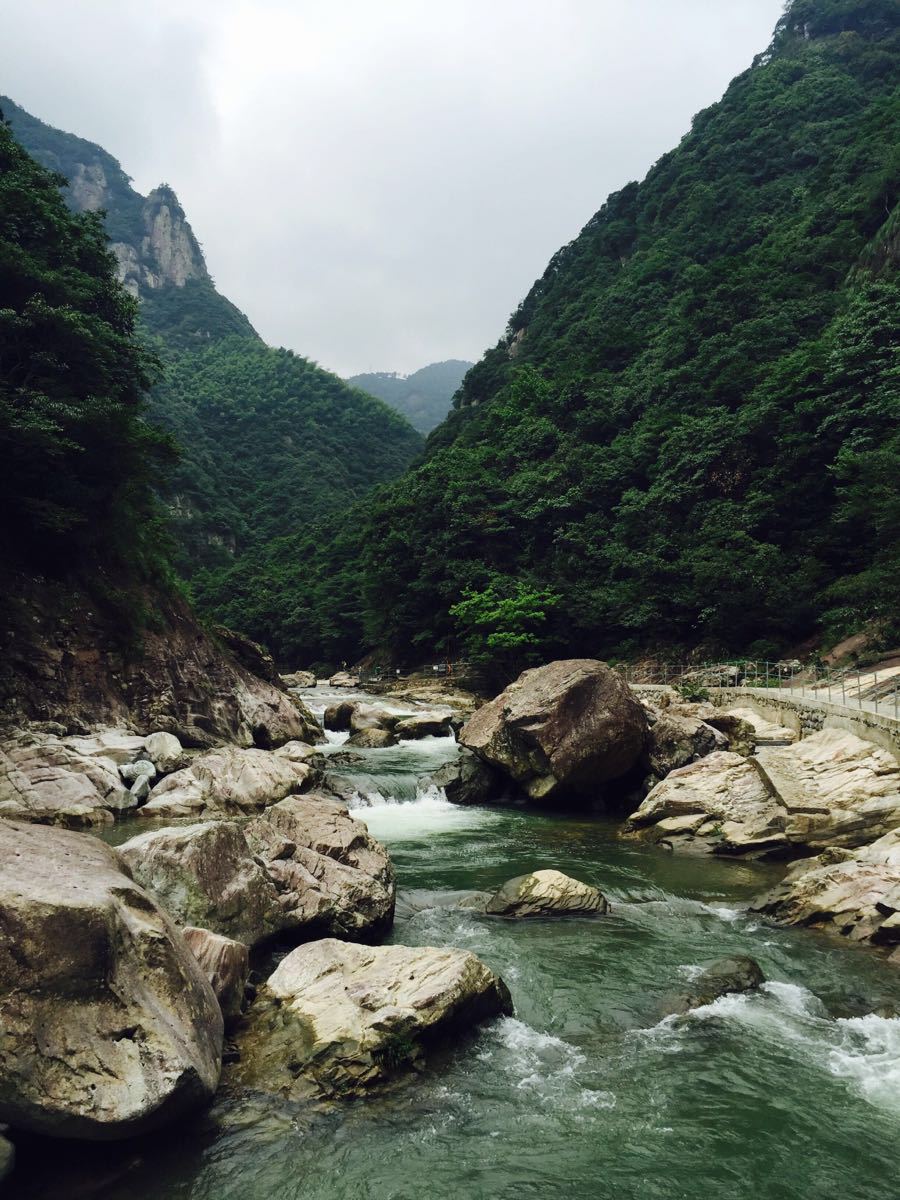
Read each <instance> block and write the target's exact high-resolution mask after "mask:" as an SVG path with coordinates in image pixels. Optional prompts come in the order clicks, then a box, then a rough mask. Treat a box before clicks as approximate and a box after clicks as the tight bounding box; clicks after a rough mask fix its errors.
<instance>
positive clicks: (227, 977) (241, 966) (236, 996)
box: [181, 925, 250, 1022]
mask: <svg viewBox="0 0 900 1200" xmlns="http://www.w3.org/2000/svg"><path fill="white" fill-rule="evenodd" d="M181 932H182V934H183V936H184V940H185V941H186V942H187V944H188V946H189V948H190V951H191V954H193V956H194V958H196V960H197V962H198V963H199V964H200V967H201V970H202V971H203V974H204V975H205V976H206V978H207V979H208V980H209V983H210V986H211V988H212V990H213V992H214V993H215V996H216V999H217V1000H218V1002H219V1008H221V1010H222V1016H223V1017H224V1019H225V1021H226V1022H231V1021H235V1020H237V1018H238V1017H239V1016H240V1015H241V1012H242V1010H243V1007H244V994H245V992H246V990H247V979H248V977H249V975H250V953H249V951H248V949H247V947H246V946H245V945H244V943H243V942H236V941H234V939H233V938H228V937H223V936H222V935H221V934H220V933H211V932H210V931H209V930H208V929H196V928H194V927H193V926H191V925H188V926H187V927H186V928H185V929H182V931H181Z"/></svg>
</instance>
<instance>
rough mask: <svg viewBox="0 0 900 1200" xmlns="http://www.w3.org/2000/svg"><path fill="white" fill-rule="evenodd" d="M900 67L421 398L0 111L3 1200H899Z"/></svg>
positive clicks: (730, 157) (110, 172)
mask: <svg viewBox="0 0 900 1200" xmlns="http://www.w3.org/2000/svg"><path fill="white" fill-rule="evenodd" d="M898 39H900V17H898V11H897V7H896V4H895V3H893V2H892V0H790V2H789V3H787V4H786V5H785V11H784V14H783V16H782V18H781V20H780V21H779V23H778V26H777V28H776V30H775V34H774V37H773V40H772V42H771V44H770V45H769V47H768V48H767V49H766V50H765V51H764V52H762V53H761V54H759V55H757V57H756V58H755V59H754V60H753V63H752V65H751V66H750V67H749V68H748V69H747V70H746V71H745V72H744V73H743V74H741V75H740V76H739V77H738V78H737V79H736V80H735V81H734V82H733V83H732V84H731V85H730V87H729V88H728V90H727V92H726V93H725V95H724V97H723V98H722V100H721V101H720V102H718V103H717V104H714V105H713V106H712V107H710V108H708V109H706V110H705V111H703V112H701V113H700V114H699V115H698V116H697V117H696V119H695V121H694V123H693V126H692V128H691V130H690V131H689V132H688V133H687V134H686V135H685V137H684V138H683V140H682V142H681V143H680V145H678V146H677V147H676V148H675V149H674V150H672V151H671V152H670V153H668V154H666V155H664V156H663V158H662V159H660V160H659V161H658V162H657V163H656V165H655V166H653V167H652V168H651V170H650V172H649V174H648V175H647V177H646V179H644V180H643V181H642V182H640V183H630V184H627V185H626V186H625V187H624V188H623V189H621V190H620V191H618V192H617V193H615V194H614V195H612V196H610V197H609V199H608V200H607V201H606V203H605V204H604V205H603V207H602V208H601V209H600V210H599V212H598V213H597V214H596V215H595V216H594V217H593V218H591V220H590V221H589V222H588V224H587V225H586V226H585V227H584V229H583V230H582V232H581V233H580V234H579V235H578V236H577V237H576V238H575V239H574V240H573V241H572V242H571V243H569V244H568V245H566V246H564V247H563V248H562V249H561V250H560V251H559V252H558V253H557V254H556V255H555V256H554V257H553V259H552V260H551V262H550V264H549V265H548V267H547V269H546V271H545V272H544V274H543V275H542V276H541V278H540V279H539V280H538V281H537V282H536V283H535V285H534V286H533V288H532V289H531V290H530V291H529V292H528V294H527V296H526V297H525V299H524V300H523V301H522V303H521V304H520V305H519V307H518V308H517V309H516V311H515V312H514V314H513V316H512V318H511V319H510V322H509V325H508V327H507V329H506V331H505V333H504V334H503V336H502V337H501V339H500V341H499V342H498V343H497V345H496V346H495V347H494V348H493V349H492V350H489V351H488V352H487V353H486V354H485V355H484V357H483V358H481V360H480V361H478V362H477V363H475V364H474V365H473V364H471V363H468V362H463V361H462V360H455V359H449V358H448V359H447V360H446V361H444V362H441V363H433V364H432V365H431V367H428V368H424V369H423V370H422V371H420V372H416V373H413V374H411V375H409V376H408V377H407V376H399V375H395V374H389V373H372V374H370V375H357V376H354V377H352V378H349V379H346V380H345V379H341V378H339V377H338V375H336V374H333V373H331V372H329V371H327V370H325V369H323V368H322V367H321V366H319V365H318V364H317V363H315V362H314V361H312V360H311V359H308V358H306V357H303V356H302V355H300V354H298V353H296V352H295V351H293V350H290V349H286V348H284V347H282V348H275V347H272V346H269V345H267V344H266V343H265V342H264V341H263V339H262V338H261V337H260V336H259V335H258V333H257V332H256V330H255V329H254V327H253V325H252V324H251V322H250V320H249V319H248V317H247V316H245V315H244V313H242V312H241V311H240V310H239V309H238V308H237V307H236V306H235V305H234V304H232V303H231V302H230V301H229V300H227V299H226V298H225V297H224V296H223V295H221V293H220V292H219V291H218V289H217V287H216V285H215V283H214V281H213V279H212V276H211V274H210V271H209V269H208V267H207V264H206V261H205V257H204V254H203V252H202V250H201V247H200V243H199V242H198V240H197V237H196V236H195V234H194V231H193V229H192V228H191V225H190V224H189V222H188V220H187V216H186V214H185V211H184V209H183V208H182V206H181V204H180V202H179V201H178V198H177V196H176V194H175V191H174V190H173V189H172V188H171V187H169V186H168V185H167V184H162V185H160V186H159V187H158V188H155V189H153V190H152V191H150V192H149V193H148V194H147V195H142V194H140V193H139V192H138V191H137V190H136V189H135V188H134V187H133V186H132V183H131V181H130V179H129V178H128V176H127V175H126V174H125V172H124V171H123V169H122V167H121V166H120V164H119V163H118V161H117V160H116V159H115V158H113V157H112V156H111V155H109V154H108V153H107V152H106V151H105V150H103V149H102V148H101V147H99V146H97V145H96V144H94V143H92V142H87V141H85V140H84V139H82V138H80V137H77V136H75V135H73V134H69V133H64V132H62V131H60V130H57V129H54V128H52V127H51V126H49V125H46V124H44V123H43V122H41V121H40V120H38V119H37V118H36V117H33V116H32V115H31V114H29V113H28V112H27V111H25V109H23V108H21V107H20V106H19V105H18V104H17V103H16V102H15V101H14V100H10V99H6V98H0V108H2V110H3V113H4V117H5V121H4V122H2V123H0V447H2V452H3V463H4V472H3V476H2V479H0V496H2V499H3V516H4V520H3V522H2V527H0V1191H2V1194H3V1196H4V1197H5V1196H7V1195H8V1196H9V1197H10V1200H68V1198H69V1197H76V1198H78V1200H126V1198H127V1200H207V1198H213V1197H214V1198H215V1200H232V1198H233V1200H238V1198H240V1200H299V1198H301V1197H302V1198H303V1200H319V1198H321V1200H361V1198H371V1200H386V1198H388V1197H396V1198H397V1200H406V1198H407V1197H410V1198H411V1197H414V1196H420V1195H422V1194H423V1191H427V1192H428V1194H429V1195H433V1196H434V1197H436V1198H437V1200H456V1198H457V1197H460V1196H462V1197H472V1198H473V1200H480V1198H481V1197H492V1198H493V1197H500V1198H512V1197H516V1200H518V1198H520V1197H527V1196H532V1195H534V1196H537V1195H538V1194H540V1195H542V1196H543V1195H549V1196H556V1195H560V1194H563V1193H564V1194H565V1195H566V1196H567V1197H571V1200H597V1198H601V1200H607V1198H608V1200H630V1198H631V1197H634V1200H657V1198H658V1200H674V1198H675V1197H686V1198H687V1197H691V1198H693V1197H695V1196H700V1195H702V1196H703V1197H704V1198H709V1200H751V1198H752V1200H760V1198H763V1200H813V1198H814V1197H815V1198H816V1200H818V1198H819V1197H826V1198H829V1197H852V1198H854V1200H856V1198H859V1200H882V1198H883V1197H885V1196H887V1195H889V1194H890V1192H891V1188H892V1187H893V1180H894V1177H895V1175H896V1167H895V1158H896V1144H897V1132H898V1125H900V970H898V967H900V720H898V717H897V696H898V688H900V651H898V650H897V649H895V647H896V646H897V639H898V638H900V608H898V605H897V589H896V579H897V568H898V566H900V559H898V547H900V538H898V536H897V533H898V527H900V526H898V521H900V499H898V497H900V492H898V480H900V469H898V468H900V443H898V441H897V438H898V433H897V430H898V418H900V387H898V379H900V369H898V362H900V360H898V354H900V343H898V338H897V330H898V329H900V303H898V300H900V290H898V285H897V279H896V269H897V257H898V256H897V246H898V239H897V229H898V220H900V217H898V206H900V191H898V186H900V173H898V169H897V167H898V163H897V155H896V148H897V145H898V144H900V99H898V97H900V91H898V82H900V81H898V64H900V55H898V50H900V40H898ZM179 190H181V188H180V186H179ZM357 199H358V198H357ZM473 286H477V283H473ZM445 353H446V351H445ZM413 361H415V359H414V360H413ZM419 361H426V360H425V359H424V357H423V359H421V360H419ZM451 397H453V399H452V407H450V409H449V412H448V413H447V415H446V417H445V419H442V417H443V415H444V413H445V412H446V410H447V407H448V406H449V405H451ZM851 670H853V671H854V672H855V689H854V685H853V683H852V681H851V675H850V672H851ZM832 677H833V678H834V679H836V680H839V683H840V686H839V688H838V689H837V690H836V692H835V694H834V695H832V688H831V686H830V684H831V679H832ZM823 683H827V685H828V687H827V691H825V692H823V691H822V685H823Z"/></svg>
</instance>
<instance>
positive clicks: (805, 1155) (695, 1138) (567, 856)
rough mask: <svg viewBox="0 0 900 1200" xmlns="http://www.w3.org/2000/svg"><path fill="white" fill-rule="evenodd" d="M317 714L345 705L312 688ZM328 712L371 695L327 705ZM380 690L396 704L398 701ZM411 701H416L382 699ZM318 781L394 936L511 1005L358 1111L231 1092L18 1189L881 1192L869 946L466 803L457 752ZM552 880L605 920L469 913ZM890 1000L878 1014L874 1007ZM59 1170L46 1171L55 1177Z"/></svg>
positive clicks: (197, 1194)
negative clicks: (687, 1004)
mask: <svg viewBox="0 0 900 1200" xmlns="http://www.w3.org/2000/svg"><path fill="white" fill-rule="evenodd" d="M302 695H303V699H304V700H305V702H306V703H307V704H308V705H309V706H310V707H311V708H313V709H314V710H315V711H316V712H317V714H318V715H320V716H321V713H322V711H323V710H324V707H325V705H326V704H327V703H330V702H332V701H333V700H334V699H336V698H338V696H337V694H336V693H331V692H329V691H328V690H327V689H325V688H319V689H315V690H310V691H308V692H304V693H302ZM339 698H341V699H346V698H351V699H355V698H359V699H372V700H373V702H375V703H377V704H379V705H380V706H381V707H385V706H386V701H385V698H383V697H368V696H365V695H364V694H363V693H358V694H352V693H351V694H349V696H348V693H347V692H346V691H341V693H340V696H339ZM391 703H392V702H387V704H388V706H390V704H391ZM395 708H396V710H397V711H403V712H409V711H412V706H411V705H405V704H400V703H399V702H398V703H397V704H396V706H395ZM329 738H330V740H329V744H328V745H327V746H326V747H325V748H324V753H325V754H326V756H327V757H328V758H330V759H332V760H334V761H333V762H332V764H331V769H332V770H333V771H334V772H335V774H336V775H337V776H338V777H339V779H340V781H341V783H342V785H343V786H344V788H345V789H346V794H347V795H348V796H349V797H350V799H351V805H352V808H353V811H354V815H355V816H357V817H359V818H361V819H363V820H365V821H366V822H367V824H368V826H369V828H370V830H371V832H372V833H373V834H374V836H375V837H377V838H379V839H380V840H381V841H383V842H384V843H385V845H386V846H387V847H388V849H389V851H390V853H391V856H392V858H393V860H394V863H395V865H396V868H397V873H398V903H397V921H396V925H395V928H394V930H393V933H392V935H391V940H392V941H394V942H400V943H407V944H410V945H448V946H459V947H464V948H466V949H470V950H472V951H474V952H475V953H476V954H478V955H479V956H480V957H481V958H483V959H484V960H485V961H486V962H487V963H488V964H489V965H490V966H491V967H492V968H494V969H495V970H496V971H498V972H499V973H500V974H501V975H502V976H503V978H504V979H505V980H506V982H507V984H508V985H509V988H510V990H511V992H512V996H513V1000H514V1003H515V1015H514V1016H513V1017H509V1018H503V1019H500V1020H496V1021H494V1022H493V1023H491V1024H488V1025H487V1026H485V1027H483V1028H482V1029H481V1030H479V1031H478V1032H477V1033H475V1034H473V1035H470V1036H467V1037H465V1038H463V1039H461V1040H460V1041H459V1042H458V1043H457V1044H455V1045H453V1046H449V1047H446V1048H445V1049H443V1050H441V1051H440V1052H438V1053H435V1054H432V1055H431V1056H430V1057H429V1061H428V1067H427V1069H426V1070H424V1071H423V1072H422V1073H420V1074H417V1075H414V1076H412V1077H411V1078H408V1079H405V1080H403V1081H402V1082H400V1083H398V1084H397V1085H396V1086H394V1087H392V1088H391V1089H389V1090H388V1091H386V1092H384V1093H382V1094H379V1095H376V1096H373V1097H372V1098H370V1099H367V1100H365V1101H357V1102H353V1103H349V1104H342V1105H331V1106H324V1107H322V1108H319V1109H313V1110H310V1109H308V1108H304V1109H297V1108H292V1107H290V1106H288V1105H284V1106H283V1105H281V1104H280V1103H279V1101H278V1100H276V1099H274V1098H272V1097H270V1096H267V1097H257V1096H253V1095H250V1096H248V1095H241V1094H237V1093H233V1092H231V1091H229V1088H228V1087H227V1085H226V1087H225V1088H224V1089H223V1092H222V1094H221V1096H220V1097H219V1098H218V1100H217V1102H216V1104H215V1106H214V1107H213V1109H211V1110H210V1111H209V1112H208V1113H206V1114H205V1115H202V1116H201V1117H199V1118H197V1119H196V1120H195V1121H193V1122H185V1123H182V1124H181V1126H180V1127H176V1128H174V1129H167V1130H164V1131H162V1132H161V1133H159V1134H158V1135H156V1136H155V1137H154V1138H152V1139H149V1140H145V1141H143V1142H141V1143H140V1144H134V1145H131V1146H130V1147H122V1146H119V1147H112V1146H111V1147H88V1148H85V1147H81V1148H78V1149H74V1148H73V1149H72V1150H67V1149H65V1148H62V1149H60V1151H59V1155H60V1160H61V1162H63V1163H65V1167H66V1169H65V1173H64V1174H63V1175H61V1174H60V1170H59V1166H60V1164H59V1163H56V1164H54V1165H52V1166H51V1165H49V1164H48V1165H46V1166H45V1167H44V1168H42V1167H41V1164H37V1163H35V1162H33V1161H32V1162H31V1163H29V1164H28V1166H29V1169H28V1170H27V1171H23V1172H22V1176H21V1182H19V1181H18V1180H17V1181H16V1186H18V1187H19V1188H20V1189H21V1190H20V1191H19V1192H18V1195H20V1196H21V1197H23V1198H25V1197H27V1200H37V1197H38V1196H40V1197H42V1198H47V1200H62V1197H64V1196H65V1197H67V1198H68V1197H91V1198H94V1197H96V1198H97V1200H101V1198H102V1200H389V1198H390V1200H418V1198H419V1197H424V1196H427V1197H430V1198H432V1200H458V1198H472V1200H481V1198H482V1197H483V1198H485V1200H487V1198H491V1200H495V1198H496V1200H526V1198H527V1197H532V1196H533V1197H541V1198H542V1200H546V1198H547V1197H566V1200H613V1198H615V1200H632V1198H634V1200H681V1198H684V1200H743V1198H745V1197H746V1198H747V1200H750V1198H751V1197H752V1198H753V1200H813V1198H815V1200H832V1198H833V1200H837V1198H838V1197H846V1198H847V1200H851V1198H852V1200H886V1197H888V1196H890V1195H892V1194H894V1189H895V1187H896V1147H897V1144H898V1137H900V1019H898V1017H894V1016H891V1015H889V1014H890V1013H891V1011H897V1012H900V982H898V980H897V978H896V976H897V972H896V971H894V970H892V969H890V968H888V967H887V966H886V965H884V964H883V963H882V962H881V961H880V960H879V959H878V958H877V957H876V956H875V955H873V954H872V953H871V952H869V951H865V950H861V949H859V948H854V947H853V946H850V945H846V946H845V945H838V944H836V943H835V942H834V941H833V940H827V939H825V938H824V937H821V936H819V935H817V934H815V933H813V932H810V931H805V930H782V929H778V928H775V927H772V926H770V925H768V924H766V923H764V922H763V921H761V920H760V919H759V918H757V917H754V916H753V915H751V914H749V913H748V912H747V911H746V905H747V903H748V901H749V900H750V899H751V898H752V897H753V896H755V895H756V894H758V893H759V892H761V891H763V890H764V889H765V888H766V887H768V886H769V885H770V884H771V883H773V882H774V881H775V880H776V879H777V878H778V877H779V875H780V870H779V868H777V867H772V866H766V865H761V864H753V863H748V862H731V861H721V860H716V859H709V858H704V857H700V856H697V857H692V856H689V855H681V856H678V855H673V854H671V853H668V852H666V851H665V850H662V849H659V848H656V847H651V846H648V845H645V844H642V843H640V842H634V841H627V840H624V839H622V838H621V837H620V836H619V835H618V828H617V825H616V824H615V823H613V822H611V821H607V820H598V819H595V818H591V819H588V818H586V817H584V816H583V815H579V814H577V813H570V814H566V815H548V814H543V813H538V812H533V811H523V810H518V809H508V808H507V809H499V808H498V809H489V808H460V807H455V806H453V805H451V804H449V803H448V802H447V800H446V798H445V797H444V796H443V795H442V793H441V792H440V791H438V790H437V789H436V788H434V787H433V786H430V785H429V784H428V783H427V779H428V776H429V775H430V774H431V773H432V772H433V771H435V770H436V768H437V767H439V766H440V765H442V764H443V763H445V762H447V761H448V760H450V759H451V758H452V757H453V756H454V755H455V754H456V753H457V748H456V745H455V742H454V741H453V739H452V738H431V739H424V740H422V741H416V742H401V743H400V744H399V745H397V746H394V747H390V748H387V749H378V750H356V751H354V752H353V757H352V758H349V759H348V758H347V757H346V755H347V751H346V750H345V749H344V748H343V745H342V743H343V741H344V740H345V735H339V734H338V735H335V734H331V735H329ZM540 867H555V868H558V869H559V870H561V871H564V872H566V873H567V874H570V875H573V876H575V877H576V878H578V879H582V880H584V881H586V882H588V883H593V884H596V885H598V886H599V887H600V888H602V890H603V892H604V893H605V895H606V896H607V897H608V899H609V900H610V903H611V906H612V907H611V911H610V913H609V915H608V916H606V917H603V918H599V919H568V920H561V921H546V922H545V921H535V922H530V923H529V922H518V923H517V922H509V921H498V920H491V919H489V918H486V917H485V916H483V915H478V913H476V912H474V911H471V910H469V909H466V908H464V907H460V906H459V901H460V899H461V898H463V897H464V896H465V895H466V894H468V893H470V892H472V891H473V890H486V889H490V888H492V887H496V886H498V885H499V884H501V883H503V882H504V881H506V880H507V879H509V878H510V877H512V876H514V875H518V874H522V873H524V872H526V871H529V870H533V869H535V868H540ZM733 953H739V954H750V955H752V956H753V957H754V958H756V959H757V960H758V961H759V963H760V964H761V966H762V968H763V971H764V972H765V975H766V978H767V980H768V981H769V982H767V983H766V984H765V985H764V986H763V988H762V990H761V991H760V992H759V993H755V994H753V993H751V994H746V995H740V996H736V995H731V996H725V997H723V998H722V999H720V1000H718V1001H716V1002H715V1003H713V1004H711V1005H709V1006H707V1007H705V1008H701V1009H698V1010H695V1011H694V1012H693V1013H692V1014H689V1015H688V1016H687V1017H686V1018H681V1019H674V1018H671V1017H669V1018H665V1019H662V1020H660V1015H659V1014H660V1011H661V1009H662V1005H663V1001H664V998H665V996H666V994H667V993H672V992H677V991H678V990H679V988H682V987H683V986H684V984H685V983H686V982H687V981H689V980H690V978H691V976H692V974H694V973H696V972H697V971H698V970H699V969H700V967H701V965H702V964H704V963H706V962H708V961H709V960H711V959H714V958H717V957H720V956H722V955H726V954H733ZM875 1010H881V1011H882V1013H883V1014H884V1015H874V1013H875ZM61 1179H62V1180H63V1182H60V1180H61Z"/></svg>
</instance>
